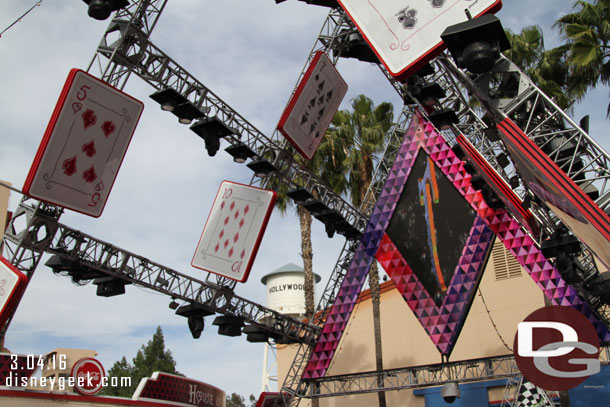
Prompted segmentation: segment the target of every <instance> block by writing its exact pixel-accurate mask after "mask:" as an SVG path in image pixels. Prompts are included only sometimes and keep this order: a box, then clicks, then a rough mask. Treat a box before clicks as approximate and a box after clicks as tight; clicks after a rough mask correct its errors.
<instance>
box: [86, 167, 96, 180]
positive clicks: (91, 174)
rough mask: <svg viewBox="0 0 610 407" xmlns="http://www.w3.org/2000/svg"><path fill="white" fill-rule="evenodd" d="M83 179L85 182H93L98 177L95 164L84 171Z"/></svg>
mask: <svg viewBox="0 0 610 407" xmlns="http://www.w3.org/2000/svg"><path fill="white" fill-rule="evenodd" d="M83 179H84V180H85V182H93V181H95V180H96V179H97V174H96V173H95V168H93V166H91V167H90V168H89V169H88V170H86V171H85V172H83Z"/></svg>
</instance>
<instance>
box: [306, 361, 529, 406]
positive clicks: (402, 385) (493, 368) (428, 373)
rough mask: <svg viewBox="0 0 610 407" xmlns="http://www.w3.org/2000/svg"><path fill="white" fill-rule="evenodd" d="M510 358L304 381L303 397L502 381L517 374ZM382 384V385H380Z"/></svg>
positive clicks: (514, 364)
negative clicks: (451, 383) (494, 380)
mask: <svg viewBox="0 0 610 407" xmlns="http://www.w3.org/2000/svg"><path fill="white" fill-rule="evenodd" d="M520 374H521V372H520V371H519V369H518V368H517V364H516V363H515V360H514V358H513V356H512V355H504V356H495V357H489V358H482V359H473V360H466V361H460V362H452V363H445V364H441V363H439V364H433V365H425V366H414V367H407V368H400V369H387V370H383V371H381V372H376V371H375V372H364V373H354V374H346V375H338V376H326V377H324V378H319V379H313V380H307V382H308V384H309V386H308V387H307V392H305V393H302V394H299V396H300V397H304V398H320V397H334V396H339V395H341V396H343V395H350V394H365V393H376V392H380V391H390V390H405V389H417V388H422V387H430V386H440V385H442V384H444V383H446V382H448V381H457V382H458V383H465V382H472V381H482V380H492V379H501V378H507V377H513V376H517V375H520ZM380 383H382V384H383V386H380V385H379V384H380Z"/></svg>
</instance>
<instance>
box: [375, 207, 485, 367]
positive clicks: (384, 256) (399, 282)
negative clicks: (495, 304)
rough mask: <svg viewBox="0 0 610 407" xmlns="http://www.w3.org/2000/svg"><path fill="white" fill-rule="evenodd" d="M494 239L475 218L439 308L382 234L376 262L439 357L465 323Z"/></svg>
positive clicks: (480, 219) (480, 221)
mask: <svg viewBox="0 0 610 407" xmlns="http://www.w3.org/2000/svg"><path fill="white" fill-rule="evenodd" d="M494 237H495V235H494V233H493V232H492V231H491V230H490V229H489V227H488V226H487V225H486V224H485V221H484V220H483V219H482V218H481V217H480V216H477V217H476V219H475V221H474V224H473V225H472V228H471V229H470V233H469V237H468V241H467V242H466V245H465V246H464V249H463V250H462V255H461V257H460V259H459V260H458V264H457V266H456V270H455V273H454V274H453V278H452V279H451V282H450V283H449V286H448V287H447V295H446V296H445V298H444V299H443V303H442V305H441V306H440V307H439V306H437V305H436V303H435V302H434V300H433V299H432V297H430V294H429V293H428V291H427V290H426V288H425V287H424V285H423V284H422V283H421V282H420V280H419V279H418V278H417V275H415V273H413V270H412V269H411V267H410V266H409V264H407V262H406V260H405V259H404V258H403V257H402V255H401V254H400V252H399V251H398V249H397V248H396V246H395V245H394V243H393V242H392V240H391V239H390V237H389V236H388V235H387V234H386V235H384V236H383V239H382V240H381V246H380V247H379V251H378V252H377V260H379V263H381V266H382V267H383V268H384V270H386V272H387V273H388V275H389V276H390V278H391V279H392V281H393V282H394V284H396V288H397V290H398V292H400V294H401V295H402V296H403V298H404V299H405V301H406V302H407V304H408V305H409V308H411V310H412V311H413V313H414V314H415V316H416V317H417V319H418V321H419V323H420V324H421V325H422V326H423V328H424V329H425V330H426V332H427V333H428V336H430V339H431V340H432V342H433V343H434V345H435V346H436V348H437V349H438V350H439V352H440V353H441V354H443V355H447V356H448V355H450V354H451V351H452V350H453V346H454V345H455V342H456V340H457V337H458V335H459V332H460V330H461V329H462V326H463V324H464V321H465V320H466V315H467V313H468V310H469V308H470V304H471V302H472V298H473V296H474V293H475V289H476V287H477V285H478V281H479V278H480V276H481V275H482V272H483V269H484V268H485V264H487V258H488V253H489V250H490V248H491V244H492V243H493V240H494Z"/></svg>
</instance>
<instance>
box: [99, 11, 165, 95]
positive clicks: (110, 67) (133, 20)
mask: <svg viewBox="0 0 610 407" xmlns="http://www.w3.org/2000/svg"><path fill="white" fill-rule="evenodd" d="M166 3H167V0H132V1H131V2H130V4H129V5H128V6H127V7H125V8H122V9H119V10H118V11H117V12H116V14H115V15H114V17H113V19H112V22H111V23H110V25H109V26H108V28H107V29H106V34H105V35H104V38H103V39H102V42H101V43H100V45H99V47H105V48H109V45H110V44H114V45H115V47H114V50H113V51H112V52H111V53H110V55H108V54H101V53H99V52H96V53H95V55H94V56H93V58H92V60H91V62H90V63H89V67H88V68H87V71H88V72H89V73H91V74H92V75H94V76H97V77H98V78H100V79H102V80H104V81H106V82H108V83H109V84H110V85H112V86H114V87H115V88H117V89H121V90H122V89H123V88H124V87H125V85H126V84H127V80H128V79H129V76H130V74H131V72H132V69H131V65H132V64H133V63H136V62H137V61H139V60H140V58H141V57H142V53H143V51H144V50H143V44H146V43H147V42H148V38H149V37H150V34H151V33H152V31H153V29H154V28H155V26H156V25H157V21H158V20H159V17H160V16H161V13H162V12H163V9H164V8H165V5H166ZM117 36H118V38H115V37H117ZM110 48H112V46H111V47H110ZM102 57H104V58H102Z"/></svg>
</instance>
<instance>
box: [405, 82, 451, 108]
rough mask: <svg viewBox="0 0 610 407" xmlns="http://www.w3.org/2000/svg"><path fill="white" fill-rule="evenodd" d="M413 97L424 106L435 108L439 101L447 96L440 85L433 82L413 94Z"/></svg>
mask: <svg viewBox="0 0 610 407" xmlns="http://www.w3.org/2000/svg"><path fill="white" fill-rule="evenodd" d="M413 96H414V97H415V98H416V99H417V100H418V101H419V103H421V104H422V105H424V106H434V105H435V104H436V103H437V102H438V100H439V99H442V98H444V97H445V96H447V95H446V93H445V91H444V90H443V88H441V86H440V85H439V84H438V83H436V82H433V83H425V84H423V85H422V86H421V87H420V89H419V92H417V93H415V94H413Z"/></svg>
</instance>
